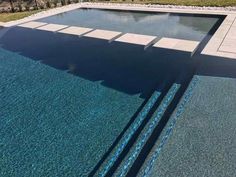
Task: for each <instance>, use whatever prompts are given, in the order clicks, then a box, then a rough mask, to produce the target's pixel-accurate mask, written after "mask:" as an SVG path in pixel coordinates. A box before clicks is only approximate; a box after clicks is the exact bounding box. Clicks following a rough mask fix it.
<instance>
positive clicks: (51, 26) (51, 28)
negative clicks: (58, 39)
mask: <svg viewBox="0 0 236 177" xmlns="http://www.w3.org/2000/svg"><path fill="white" fill-rule="evenodd" d="M66 27H68V26H66V25H58V24H48V25H44V26H42V27H39V28H36V29H39V30H44V31H52V32H56V31H59V30H61V29H64V28H66Z"/></svg>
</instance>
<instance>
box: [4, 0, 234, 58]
mask: <svg viewBox="0 0 236 177" xmlns="http://www.w3.org/2000/svg"><path fill="white" fill-rule="evenodd" d="M78 8H94V9H110V10H127V11H146V12H167V13H186V14H189V13H191V14H202V15H224V16H226V17H225V19H224V21H223V23H222V24H221V25H220V26H219V28H218V29H217V31H216V32H215V34H214V35H213V36H212V38H211V39H210V41H209V42H208V43H207V45H206V46H205V48H204V49H203V51H202V54H204V55H211V56H220V57H226V58H231V59H236V51H235V48H236V39H235V38H234V36H233V34H235V30H236V28H235V26H236V11H227V10H215V9H214V8H213V9H206V8H203V9H198V8H196V9H194V8H192V7H190V8H177V7H173V6H171V7H166V6H163V7H159V6H157V5H140V4H118V3H77V4H71V5H67V6H63V7H59V8H55V9H50V10H47V11H43V12H40V13H38V14H35V15H32V16H30V17H26V18H24V19H20V20H17V21H12V22H7V23H1V24H0V26H2V27H12V26H16V25H20V24H22V23H26V22H30V21H33V20H38V19H41V18H45V17H49V16H52V15H56V14H59V13H64V12H68V11H71V10H75V9H78Z"/></svg>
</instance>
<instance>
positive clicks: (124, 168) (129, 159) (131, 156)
mask: <svg viewBox="0 0 236 177" xmlns="http://www.w3.org/2000/svg"><path fill="white" fill-rule="evenodd" d="M179 88H180V84H173V85H172V86H171V88H170V89H169V91H168V93H167V94H166V95H165V97H164V99H163V100H162V102H161V104H160V105H159V107H158V108H157V110H156V111H155V112H154V114H153V115H152V117H151V119H150V120H149V121H148V123H147V124H146V125H145V127H144V129H143V130H142V132H141V133H140V135H139V137H138V139H137V140H136V142H135V144H134V145H133V146H132V148H131V149H130V151H129V153H128V154H127V155H126V157H125V159H124V160H123V161H122V162H121V164H120V165H119V167H118V169H117V170H116V172H115V176H119V177H121V176H126V175H127V173H128V171H129V169H130V168H131V167H132V165H133V163H134V162H135V160H136V159H137V157H138V156H139V154H140V152H141V150H142V148H143V147H144V145H145V144H146V142H147V141H148V139H149V138H150V136H151V135H152V133H153V131H154V129H155V128H156V126H157V125H158V124H159V122H160V120H161V119H162V117H163V115H164V113H165V111H166V110H167V108H168V106H169V105H170V104H171V102H172V101H173V99H174V97H175V95H176V93H177V92H178V90H179Z"/></svg>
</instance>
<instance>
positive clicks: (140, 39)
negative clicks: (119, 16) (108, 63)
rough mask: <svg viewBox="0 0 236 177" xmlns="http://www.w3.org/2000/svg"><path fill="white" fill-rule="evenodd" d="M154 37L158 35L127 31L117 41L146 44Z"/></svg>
mask: <svg viewBox="0 0 236 177" xmlns="http://www.w3.org/2000/svg"><path fill="white" fill-rule="evenodd" d="M154 39H156V36H148V35H141V34H133V33H126V34H124V35H122V36H121V37H119V38H117V39H116V40H115V41H118V42H125V43H130V44H138V45H144V46H146V45H148V44H149V43H151V42H152V41H153V40H154Z"/></svg>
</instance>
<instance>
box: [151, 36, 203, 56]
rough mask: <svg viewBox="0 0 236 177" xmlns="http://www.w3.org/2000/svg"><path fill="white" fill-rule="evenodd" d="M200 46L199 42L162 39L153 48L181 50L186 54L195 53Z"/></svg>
mask: <svg viewBox="0 0 236 177" xmlns="http://www.w3.org/2000/svg"><path fill="white" fill-rule="evenodd" d="M198 45H199V42H198V41H190V40H183V39H174V38H165V37H163V38H161V40H159V41H158V42H157V43H155V44H154V45H153V47H157V48H164V49H172V50H180V51H185V52H191V53H192V52H194V51H195V50H196V48H197V46H198Z"/></svg>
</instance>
